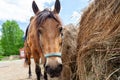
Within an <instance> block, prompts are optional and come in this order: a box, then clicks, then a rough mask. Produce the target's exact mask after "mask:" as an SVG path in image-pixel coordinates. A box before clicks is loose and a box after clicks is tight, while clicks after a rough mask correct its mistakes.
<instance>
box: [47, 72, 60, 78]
mask: <svg viewBox="0 0 120 80" xmlns="http://www.w3.org/2000/svg"><path fill="white" fill-rule="evenodd" d="M49 75H50V77H51V78H55V77H59V76H60V75H61V74H60V73H55V74H49Z"/></svg>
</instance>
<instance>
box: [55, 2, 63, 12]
mask: <svg viewBox="0 0 120 80" xmlns="http://www.w3.org/2000/svg"><path fill="white" fill-rule="evenodd" d="M60 8H61V6H60V1H59V0H56V2H55V7H54V13H57V14H59V12H60Z"/></svg>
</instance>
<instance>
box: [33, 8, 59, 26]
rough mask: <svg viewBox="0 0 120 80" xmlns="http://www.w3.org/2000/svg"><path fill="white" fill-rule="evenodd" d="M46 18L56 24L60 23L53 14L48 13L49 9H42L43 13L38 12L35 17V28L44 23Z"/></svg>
mask: <svg viewBox="0 0 120 80" xmlns="http://www.w3.org/2000/svg"><path fill="white" fill-rule="evenodd" d="M47 18H53V19H54V20H56V21H57V22H59V23H60V20H59V19H58V18H57V17H56V16H55V15H54V12H52V11H50V10H49V9H47V8H46V9H44V10H43V11H41V12H39V13H38V14H37V17H36V19H35V21H36V26H39V25H41V24H42V23H44V21H45V20H46V19H47Z"/></svg>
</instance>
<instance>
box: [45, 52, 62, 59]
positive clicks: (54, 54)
mask: <svg viewBox="0 0 120 80" xmlns="http://www.w3.org/2000/svg"><path fill="white" fill-rule="evenodd" d="M44 56H45V58H49V57H61V53H60V52H53V53H47V54H45V55H44Z"/></svg>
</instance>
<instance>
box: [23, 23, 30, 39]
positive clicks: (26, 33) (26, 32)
mask: <svg viewBox="0 0 120 80" xmlns="http://www.w3.org/2000/svg"><path fill="white" fill-rule="evenodd" d="M29 26H30V24H29V25H28V26H27V29H26V31H25V37H24V40H26V39H27V35H28V29H29Z"/></svg>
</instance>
